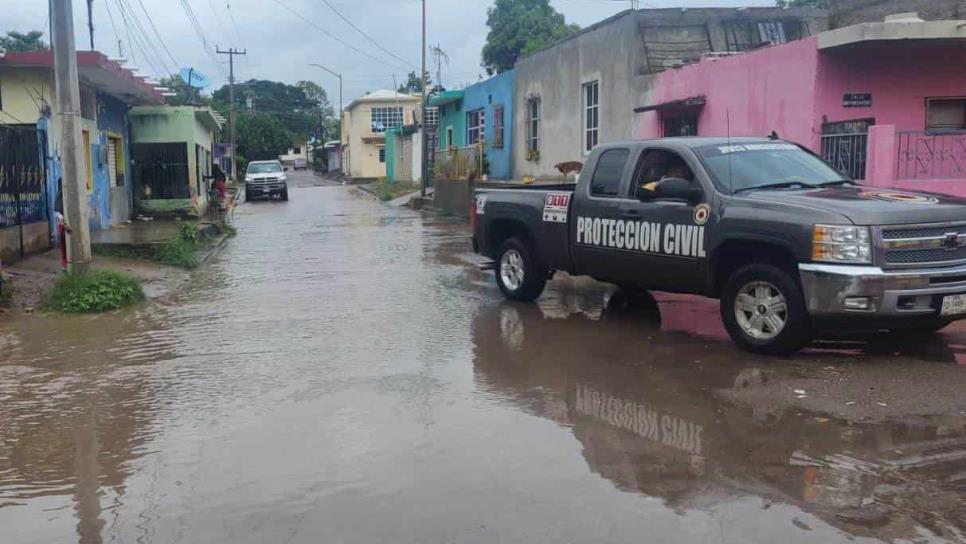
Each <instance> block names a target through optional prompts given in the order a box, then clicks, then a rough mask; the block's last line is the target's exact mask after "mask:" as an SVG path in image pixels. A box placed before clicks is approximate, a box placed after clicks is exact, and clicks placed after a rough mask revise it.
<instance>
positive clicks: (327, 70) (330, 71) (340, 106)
mask: <svg viewBox="0 0 966 544" xmlns="http://www.w3.org/2000/svg"><path fill="white" fill-rule="evenodd" d="M309 66H315V67H316V68H321V69H323V70H325V71H326V72H328V73H330V74H332V75H334V76H335V77H337V78H339V119H340V120H341V119H342V74H337V73H335V72H333V71H332V70H329V69H328V68H326V67H325V66H322V65H321V64H316V63H314V62H313V63H311V64H309Z"/></svg>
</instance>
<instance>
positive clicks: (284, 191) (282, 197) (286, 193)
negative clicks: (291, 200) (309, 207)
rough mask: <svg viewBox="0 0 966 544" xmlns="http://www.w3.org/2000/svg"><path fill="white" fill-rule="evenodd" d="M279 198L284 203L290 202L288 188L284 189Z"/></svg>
mask: <svg viewBox="0 0 966 544" xmlns="http://www.w3.org/2000/svg"><path fill="white" fill-rule="evenodd" d="M279 198H281V199H282V201H283V202H286V201H288V187H286V188H284V189H282V194H281V195H280V197H279Z"/></svg>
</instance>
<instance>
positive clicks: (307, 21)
mask: <svg viewBox="0 0 966 544" xmlns="http://www.w3.org/2000/svg"><path fill="white" fill-rule="evenodd" d="M272 1H273V2H275V3H276V4H278V5H280V6H282V7H283V8H285V9H286V10H288V11H290V12H291V13H293V14H294V15H295V16H296V17H298V18H299V19H302V20H303V21H305V22H306V23H308V24H309V25H311V26H312V27H313V28H315V29H316V30H318V31H319V32H321V33H323V34H325V35H326V36H328V37H330V38H332V39H333V40H335V41H337V42H339V43H341V44H342V45H344V46H346V47H348V48H349V49H351V50H353V51H355V52H356V53H359V54H360V55H362V56H364V57H366V58H368V59H370V60H374V61H376V62H378V63H380V64H384V65H386V66H388V67H390V68H396V66H393V65H392V64H389V63H388V62H386V61H384V60H382V59H380V58H377V57H374V56H372V55H370V54H369V53H366V52H365V51H363V50H361V49H359V48H358V47H356V46H354V45H352V44H350V43H349V42H347V41H345V40H343V39H342V38H339V37H338V36H336V35H335V34H333V33H331V32H329V31H328V30H326V29H324V28H322V27H320V26H319V25H317V24H315V23H314V22H312V20H311V19H309V18H308V17H306V16H304V15H302V14H301V13H299V12H297V11H295V10H294V9H292V8H290V7H288V6H286V5H285V4H283V3H282V2H281V0H272Z"/></svg>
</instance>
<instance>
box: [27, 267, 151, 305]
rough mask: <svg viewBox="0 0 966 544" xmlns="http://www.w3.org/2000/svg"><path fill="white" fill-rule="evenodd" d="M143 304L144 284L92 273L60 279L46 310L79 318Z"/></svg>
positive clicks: (106, 272) (108, 272) (120, 276)
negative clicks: (81, 315) (76, 315)
mask: <svg viewBox="0 0 966 544" xmlns="http://www.w3.org/2000/svg"><path fill="white" fill-rule="evenodd" d="M143 301H144V291H142V290H141V284H140V283H139V282H138V281H137V280H136V279H134V278H132V277H130V276H126V275H124V274H121V273H120V272H115V271H113V270H90V271H87V272H80V273H69V274H64V275H62V276H60V277H59V278H57V281H56V282H55V283H54V287H53V289H52V290H51V291H50V294H49V295H48V296H47V301H46V304H45V306H46V308H47V309H49V310H55V311H59V312H65V313H71V314H77V313H92V312H105V311H108V310H116V309H117V308H122V307H124V306H130V305H132V304H137V303H139V302H143Z"/></svg>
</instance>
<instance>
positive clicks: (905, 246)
mask: <svg viewBox="0 0 966 544" xmlns="http://www.w3.org/2000/svg"><path fill="white" fill-rule="evenodd" d="M879 233H880V236H879V240H880V241H881V246H880V247H881V251H882V258H883V265H885V266H894V267H903V266H916V265H937V266H945V265H951V264H957V263H960V262H966V223H946V224H927V225H901V226H896V227H882V228H881V229H879Z"/></svg>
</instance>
